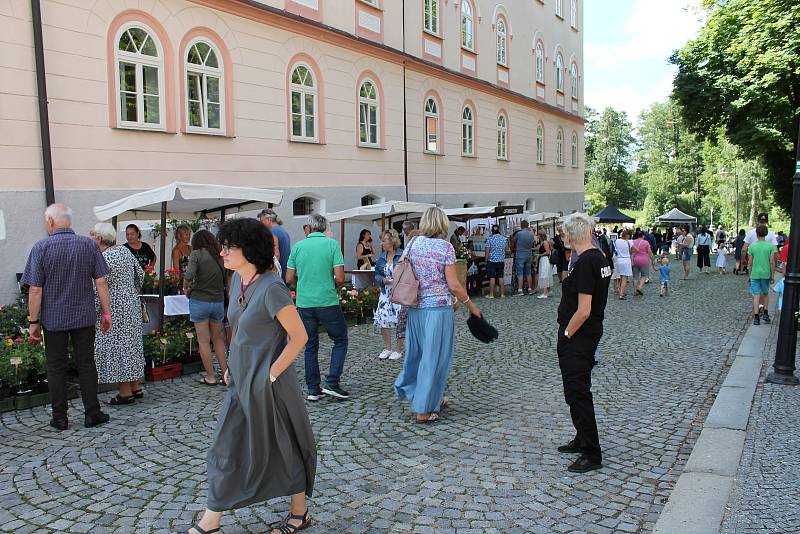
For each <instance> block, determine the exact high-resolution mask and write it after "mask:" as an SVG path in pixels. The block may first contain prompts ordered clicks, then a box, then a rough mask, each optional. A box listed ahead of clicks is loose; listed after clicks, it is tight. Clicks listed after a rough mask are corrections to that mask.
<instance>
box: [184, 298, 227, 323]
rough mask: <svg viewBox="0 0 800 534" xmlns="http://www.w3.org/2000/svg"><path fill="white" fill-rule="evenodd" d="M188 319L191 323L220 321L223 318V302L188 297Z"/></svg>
mask: <svg viewBox="0 0 800 534" xmlns="http://www.w3.org/2000/svg"><path fill="white" fill-rule="evenodd" d="M189 319H190V320H191V321H192V322H193V323H202V322H203V321H211V322H212V323H221V322H222V320H223V319H225V303H224V302H222V301H219V302H204V301H202V300H197V299H189Z"/></svg>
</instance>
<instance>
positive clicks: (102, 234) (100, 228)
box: [89, 222, 117, 247]
mask: <svg viewBox="0 0 800 534" xmlns="http://www.w3.org/2000/svg"><path fill="white" fill-rule="evenodd" d="M89 235H90V236H92V237H94V238H95V239H99V240H100V242H101V243H103V244H104V245H105V246H107V247H113V246H114V245H116V244H117V229H116V228H114V225H113V224H110V223H103V222H101V223H97V224H95V225H94V228H92V231H91V232H89Z"/></svg>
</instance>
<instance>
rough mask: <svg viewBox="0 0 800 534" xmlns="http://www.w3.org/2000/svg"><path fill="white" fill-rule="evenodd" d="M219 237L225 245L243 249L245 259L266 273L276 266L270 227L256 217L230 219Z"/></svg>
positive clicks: (223, 226)
mask: <svg viewBox="0 0 800 534" xmlns="http://www.w3.org/2000/svg"><path fill="white" fill-rule="evenodd" d="M217 239H218V240H219V242H220V243H221V244H223V245H228V246H231V247H239V248H241V249H242V254H244V259H246V260H247V261H249V262H250V263H252V264H253V265H255V266H256V271H258V272H259V273H264V272H266V271H271V270H272V269H273V268H274V267H275V260H274V256H273V254H274V252H275V242H274V240H273V237H272V232H270V230H269V228H267V227H266V226H264V225H263V224H261V223H260V222H259V221H257V220H256V219H244V218H242V219H229V220H227V221H225V222H224V223H223V225H222V227H221V228H220V229H219V233H218V234H217Z"/></svg>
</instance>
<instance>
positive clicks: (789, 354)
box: [767, 135, 800, 386]
mask: <svg viewBox="0 0 800 534" xmlns="http://www.w3.org/2000/svg"><path fill="white" fill-rule="evenodd" d="M795 162H796V163H795V169H794V180H793V183H792V222H791V226H790V227H789V228H790V230H789V258H788V262H787V264H786V277H785V278H784V282H783V283H784V286H783V287H784V289H783V310H782V313H781V322H780V327H779V328H778V346H777V348H776V349H775V362H774V363H773V364H772V368H773V369H774V370H773V372H771V373H769V374H768V375H767V382H772V383H773V384H786V385H792V386H796V385H797V384H800V380H798V378H797V377H796V376H795V375H794V370H795V365H794V363H795V351H796V349H797V317H796V316H795V311H796V310H797V304H798V298H800V272H798V270H799V269H800V135H798V142H797V154H796V157H795Z"/></svg>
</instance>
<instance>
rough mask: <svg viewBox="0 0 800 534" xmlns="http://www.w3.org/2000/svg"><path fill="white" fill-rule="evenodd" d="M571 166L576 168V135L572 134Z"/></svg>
mask: <svg viewBox="0 0 800 534" xmlns="http://www.w3.org/2000/svg"><path fill="white" fill-rule="evenodd" d="M572 166H573V167H577V166H578V134H576V133H575V132H572Z"/></svg>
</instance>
